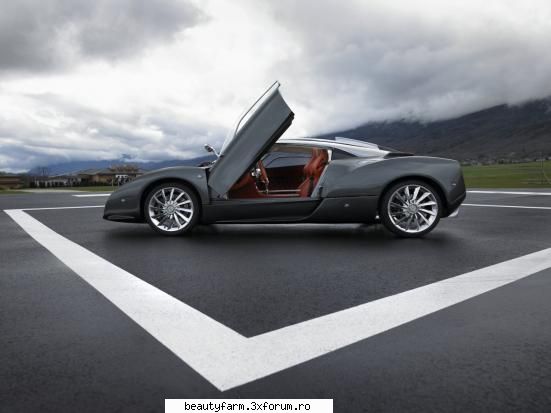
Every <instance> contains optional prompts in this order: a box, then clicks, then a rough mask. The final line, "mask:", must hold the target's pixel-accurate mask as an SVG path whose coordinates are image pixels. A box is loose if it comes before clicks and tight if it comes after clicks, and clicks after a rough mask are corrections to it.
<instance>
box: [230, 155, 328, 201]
mask: <svg viewBox="0 0 551 413" xmlns="http://www.w3.org/2000/svg"><path fill="white" fill-rule="evenodd" d="M328 161H329V156H328V153H327V151H326V150H324V149H317V148H315V149H312V158H311V159H310V161H308V163H307V164H306V165H305V166H304V168H303V170H302V174H303V180H302V183H301V184H300V185H299V186H298V188H297V189H298V191H299V196H300V197H303V198H307V197H309V196H310V195H311V194H312V191H313V189H314V188H315V186H316V184H317V183H318V181H319V179H320V176H321V174H322V172H323V170H324V169H325V166H326V165H327V162H328ZM258 167H259V168H260V171H261V180H262V181H263V182H264V183H268V182H269V181H268V174H267V173H266V169H265V168H264V165H262V162H259V165H258ZM296 172H298V171H296V170H295V173H296ZM288 189H293V188H288ZM228 196H229V197H230V198H232V199H239V198H266V197H268V198H277V197H288V196H289V195H285V194H265V193H263V192H260V191H259V190H258V187H257V183H256V181H255V178H254V177H253V176H252V175H251V172H250V171H247V172H245V173H244V174H243V176H242V177H241V178H239V180H238V181H237V182H236V183H235V184H234V185H233V187H232V188H231V189H230V191H229V192H228Z"/></svg>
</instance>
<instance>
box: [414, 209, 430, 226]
mask: <svg viewBox="0 0 551 413" xmlns="http://www.w3.org/2000/svg"><path fill="white" fill-rule="evenodd" d="M417 215H419V216H420V217H421V219H422V220H423V221H425V223H426V224H427V225H430V221H429V220H428V219H427V218H425V216H424V215H423V214H421V213H420V212H418V213H417Z"/></svg>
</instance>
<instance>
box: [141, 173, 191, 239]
mask: <svg viewBox="0 0 551 413" xmlns="http://www.w3.org/2000/svg"><path fill="white" fill-rule="evenodd" d="M144 207H145V208H144V213H145V219H146V221H147V223H148V224H149V225H150V226H151V228H153V229H154V230H155V231H157V232H159V233H161V234H163V235H180V234H183V233H186V232H188V231H190V230H191V229H192V228H193V227H194V226H195V224H196V223H197V221H198V219H199V208H200V205H199V201H198V199H197V196H196V195H195V193H194V192H193V191H192V190H191V189H190V188H189V187H188V186H186V185H184V184H181V183H178V182H175V183H174V182H173V183H163V184H160V185H158V186H156V187H155V188H153V189H152V190H151V191H150V192H149V194H148V195H147V197H146V199H145V205H144Z"/></svg>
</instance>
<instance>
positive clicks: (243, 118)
mask: <svg viewBox="0 0 551 413" xmlns="http://www.w3.org/2000/svg"><path fill="white" fill-rule="evenodd" d="M279 86H280V83H279V82H278V81H277V80H276V81H275V82H274V83H272V85H271V86H270V87H269V88H268V89H266V91H265V92H264V93H262V95H260V97H259V98H258V99H256V100H255V101H254V103H253V104H252V105H251V106H250V107H249V108H248V109H247V110H246V111H245V112H244V113H242V114H241V115H240V116H239V119H238V120H237V122H235V125H234V127H233V128H232V129H231V130H230V131H229V132H228V135H227V136H226V139H225V140H224V143H223V145H222V149H220V156H222V155H224V152H225V151H226V149H227V148H228V146H229V144H230V143H231V142H232V141H233V139H234V138H235V136H236V135H237V132H239V131H240V130H241V129H242V128H243V127H245V125H247V123H248V122H249V120H251V118H252V117H253V116H254V114H255V112H256V111H257V109H258V108H259V107H261V106H262V104H263V103H264V102H265V101H266V100H267V99H268V98H269V97H270V96H271V95H272V94H273V93H275V92H276V91H277V89H278V88H279Z"/></svg>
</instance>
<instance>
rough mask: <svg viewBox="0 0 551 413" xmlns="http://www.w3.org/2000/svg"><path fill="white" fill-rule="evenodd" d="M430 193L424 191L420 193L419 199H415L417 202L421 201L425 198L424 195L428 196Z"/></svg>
mask: <svg viewBox="0 0 551 413" xmlns="http://www.w3.org/2000/svg"><path fill="white" fill-rule="evenodd" d="M429 195H430V192H428V191H427V192H425V193H424V194H423V195H421V196H420V197H419V199H418V200H417V203H419V202H421V201H422V200H423V199H425V198H426V197H428V196H429Z"/></svg>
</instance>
